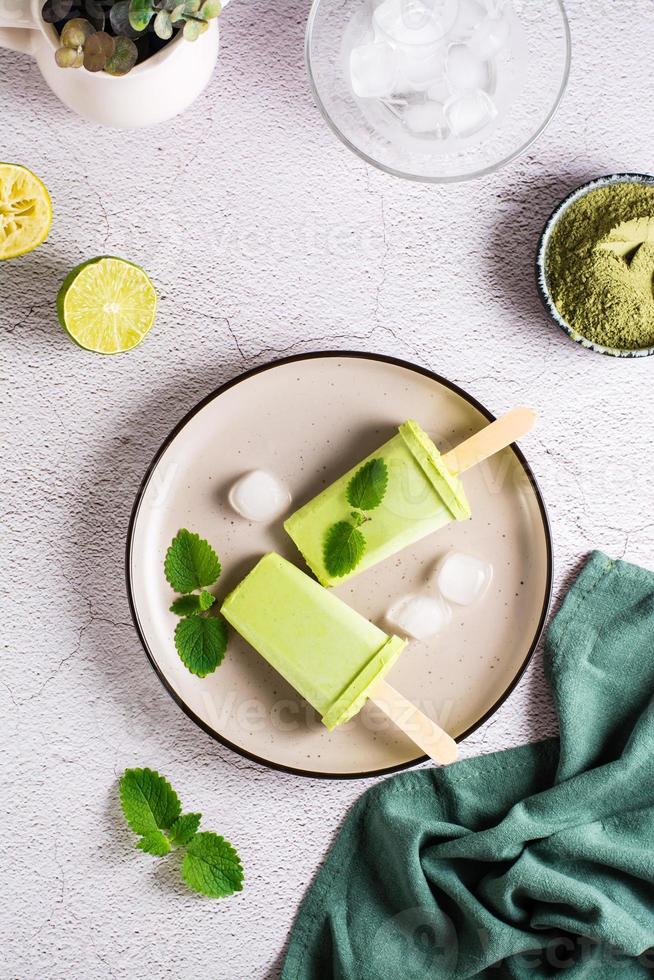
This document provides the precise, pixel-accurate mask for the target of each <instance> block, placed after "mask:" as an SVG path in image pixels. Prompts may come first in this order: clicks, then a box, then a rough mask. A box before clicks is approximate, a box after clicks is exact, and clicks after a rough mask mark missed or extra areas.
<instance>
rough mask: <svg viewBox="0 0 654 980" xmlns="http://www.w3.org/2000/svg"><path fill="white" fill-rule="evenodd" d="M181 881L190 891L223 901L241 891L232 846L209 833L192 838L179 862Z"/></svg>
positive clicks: (240, 876) (240, 873) (240, 870)
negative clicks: (180, 864) (182, 880)
mask: <svg viewBox="0 0 654 980" xmlns="http://www.w3.org/2000/svg"><path fill="white" fill-rule="evenodd" d="M182 878H183V879H184V881H185V882H186V884H187V885H188V886H189V888H192V889H193V891H195V892H199V893H200V894H201V895H208V896H209V898H226V897H227V896H228V895H233V894H234V892H240V891H241V889H242V888H243V867H242V865H241V862H240V859H239V856H238V854H237V853H236V851H235V850H234V848H233V847H232V845H231V844H230V843H229V842H228V841H226V840H225V839H224V838H223V837H219V836H218V834H213V833H211V832H207V831H205V832H203V833H200V834H196V835H195V837H194V838H193V840H192V841H191V843H190V844H189V846H188V850H187V852H186V854H185V855H184V860H183V861H182Z"/></svg>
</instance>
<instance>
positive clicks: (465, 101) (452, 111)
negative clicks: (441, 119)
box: [445, 91, 497, 136]
mask: <svg viewBox="0 0 654 980" xmlns="http://www.w3.org/2000/svg"><path fill="white" fill-rule="evenodd" d="M496 116H497V109H496V108H495V105H494V104H493V100H492V99H491V98H490V97H489V96H488V95H487V94H486V92H482V91H477V92H465V93H464V94H463V95H457V96H456V97H455V98H453V99H450V101H449V102H447V103H446V105H445V118H446V120H447V124H448V126H449V127H450V129H451V130H452V133H453V134H454V135H455V136H473V135H474V134H475V133H478V132H479V131H480V130H481V129H483V128H484V126H487V125H488V123H489V122H491V121H492V120H493V119H494V118H495V117H496Z"/></svg>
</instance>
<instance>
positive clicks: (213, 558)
mask: <svg viewBox="0 0 654 980" xmlns="http://www.w3.org/2000/svg"><path fill="white" fill-rule="evenodd" d="M164 572H165V574H166V579H167V580H168V583H169V585H171V586H172V587H173V589H174V590H175V592H182V593H184V594H186V593H188V592H193V590H194V589H202V588H204V587H206V586H207V585H213V583H214V582H215V581H216V579H217V578H218V576H219V575H220V561H219V559H218V555H217V554H216V552H215V551H214V550H213V548H212V547H211V545H210V544H209V542H208V541H205V540H204V538H201V537H200V535H199V534H193V533H192V532H191V531H187V530H186V528H182V529H181V531H178V532H177V534H176V535H175V537H174V538H173V540H172V543H171V545H170V548H169V549H168V551H167V552H166V559H165V561H164Z"/></svg>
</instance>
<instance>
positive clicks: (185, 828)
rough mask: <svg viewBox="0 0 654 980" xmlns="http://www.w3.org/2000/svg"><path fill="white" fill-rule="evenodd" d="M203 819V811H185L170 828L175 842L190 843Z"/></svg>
mask: <svg viewBox="0 0 654 980" xmlns="http://www.w3.org/2000/svg"><path fill="white" fill-rule="evenodd" d="M201 819H202V814H201V813H184V814H182V816H181V817H180V818H179V820H176V821H175V823H174V824H173V825H172V827H171V828H170V839H171V841H172V843H173V844H177V845H179V844H188V843H189V842H190V841H191V840H192V839H193V838H194V837H195V835H196V834H197V832H198V828H199V826H200V820H201Z"/></svg>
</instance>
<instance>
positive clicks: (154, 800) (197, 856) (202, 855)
mask: <svg viewBox="0 0 654 980" xmlns="http://www.w3.org/2000/svg"><path fill="white" fill-rule="evenodd" d="M120 802H121V806H122V808H123V813H124V814H125V819H126V820H127V823H128V824H129V826H130V827H131V829H132V830H133V831H134V832H135V833H137V834H140V835H141V838H140V840H139V841H138V843H137V845H136V847H137V848H138V850H140V851H144V852H145V853H146V854H152V855H154V856H156V857H161V856H163V855H165V854H168V853H169V852H170V851H171V850H172V849H173V848H174V847H184V846H186V847H188V850H187V852H186V854H185V855H184V860H183V861H182V868H181V872H182V877H183V879H184V881H185V882H186V884H187V885H188V886H189V888H192V889H193V891H196V892H199V893H200V894H201V895H207V896H209V897H210V898H226V897H227V896H228V895H232V894H233V893H234V892H237V891H241V890H242V888H243V867H242V865H241V861H240V859H239V856H238V854H237V853H236V851H235V850H234V848H233V847H232V845H231V844H230V843H229V842H228V841H226V840H225V839H224V838H223V837H220V836H219V835H218V834H214V833H212V832H210V831H204V832H202V833H198V829H199V827H200V820H201V819H202V815H201V814H199V813H186V814H183V815H180V812H181V804H180V802H179V798H178V796H177V793H176V792H175V790H174V789H173V788H172V786H171V785H170V783H169V782H168V780H167V779H165V778H164V777H163V776H160V775H159V773H158V772H155V771H154V770H152V769H126V770H125V772H124V773H123V775H122V778H121V780H120ZM164 831H167V833H165V832H164Z"/></svg>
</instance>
